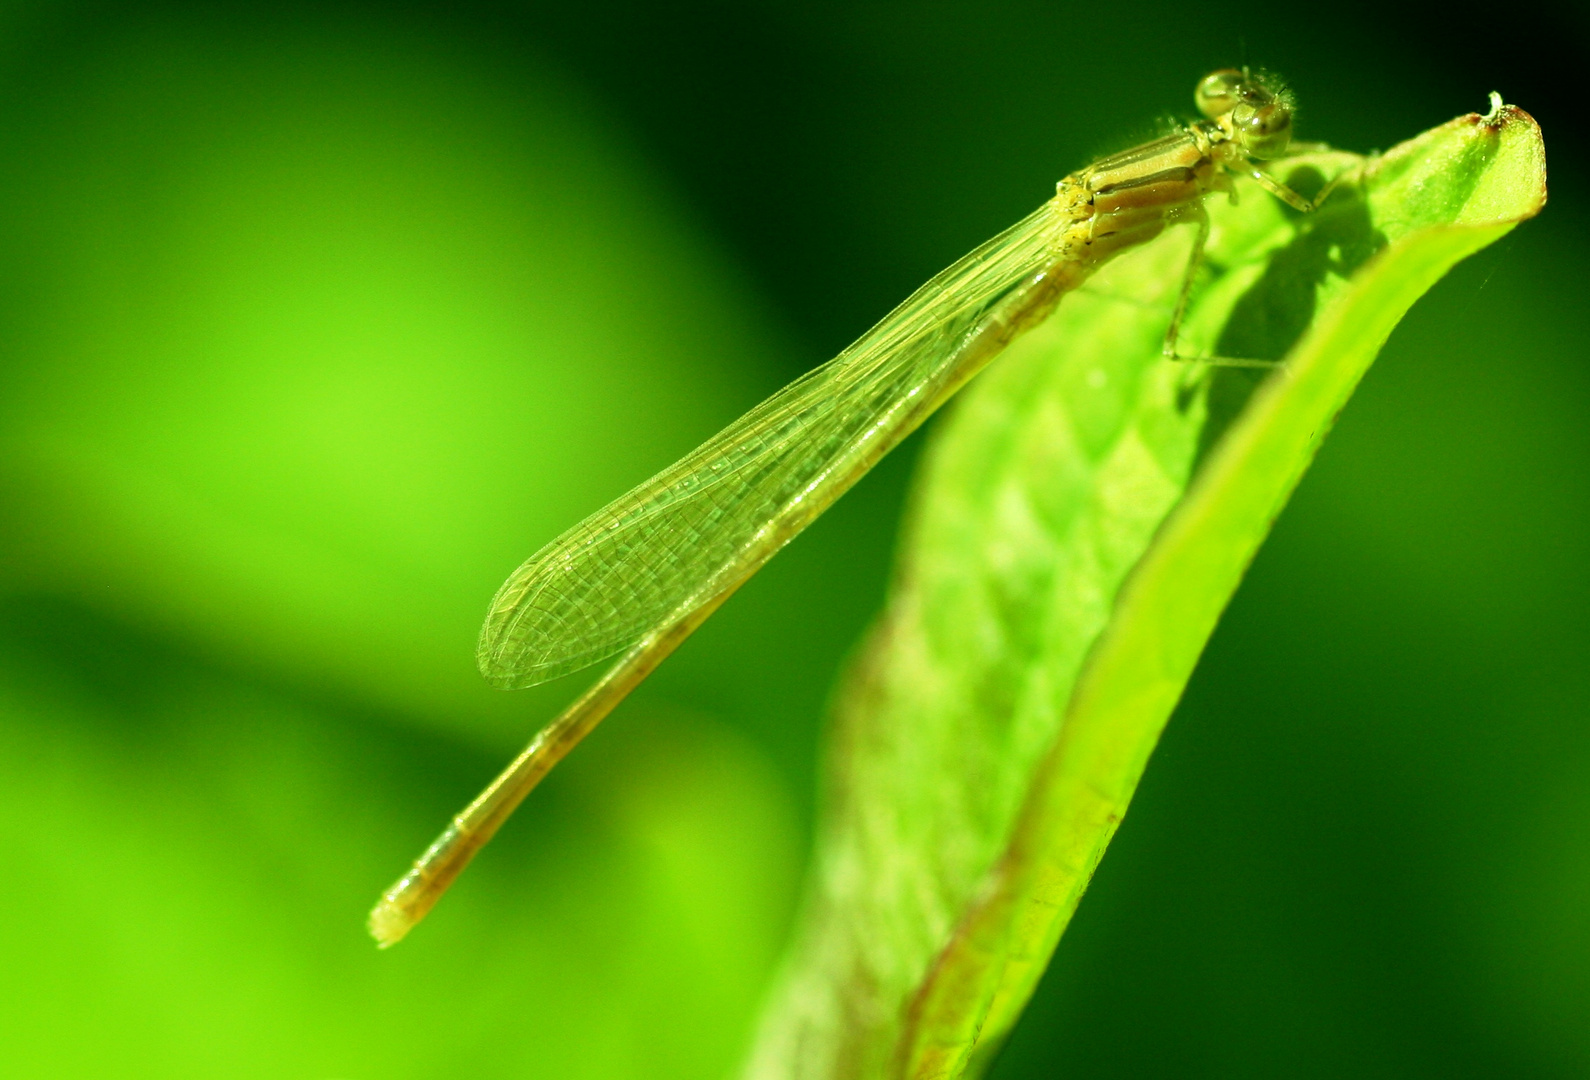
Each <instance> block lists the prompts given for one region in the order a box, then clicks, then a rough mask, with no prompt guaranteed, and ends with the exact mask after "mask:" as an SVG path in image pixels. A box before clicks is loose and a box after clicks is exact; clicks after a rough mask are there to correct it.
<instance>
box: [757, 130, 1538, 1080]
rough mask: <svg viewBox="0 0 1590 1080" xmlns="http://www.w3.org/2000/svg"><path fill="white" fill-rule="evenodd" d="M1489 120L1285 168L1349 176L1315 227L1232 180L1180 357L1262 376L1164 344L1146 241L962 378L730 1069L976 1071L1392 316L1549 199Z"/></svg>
mask: <svg viewBox="0 0 1590 1080" xmlns="http://www.w3.org/2000/svg"><path fill="white" fill-rule="evenodd" d="M1495 104H1496V107H1495V108H1493V110H1492V112H1491V114H1490V115H1488V116H1485V117H1481V116H1477V115H1469V116H1464V117H1460V118H1459V119H1457V120H1454V121H1452V122H1451V123H1448V124H1445V125H1443V126H1441V127H1439V128H1436V129H1434V130H1432V131H1430V132H1427V133H1425V134H1424V135H1422V136H1420V137H1418V138H1416V139H1414V140H1412V141H1410V142H1408V143H1405V144H1403V145H1402V146H1399V147H1397V148H1396V149H1394V150H1393V151H1391V152H1390V153H1388V154H1386V155H1385V156H1383V157H1379V158H1373V159H1369V160H1367V161H1361V160H1360V159H1357V158H1353V157H1352V156H1350V155H1343V154H1321V155H1318V156H1314V157H1308V158H1298V159H1292V160H1290V161H1289V162H1288V163H1287V164H1288V165H1289V166H1290V167H1289V168H1288V169H1286V170H1285V171H1284V177H1285V179H1287V180H1288V182H1289V183H1291V184H1292V185H1293V186H1294V187H1296V188H1298V189H1299V190H1303V191H1305V192H1310V191H1318V190H1320V189H1321V188H1322V186H1323V183H1324V181H1325V178H1326V177H1327V176H1330V175H1333V174H1338V173H1345V178H1346V180H1347V182H1346V183H1344V184H1343V185H1342V186H1340V187H1338V188H1337V189H1336V191H1335V193H1334V194H1333V195H1332V196H1331V198H1330V199H1329V200H1328V201H1327V202H1326V204H1325V206H1324V208H1323V209H1321V210H1320V211H1318V212H1317V213H1315V214H1312V215H1306V216H1305V215H1301V214H1298V213H1296V212H1294V211H1292V210H1290V209H1288V208H1286V207H1284V206H1283V205H1281V204H1280V203H1279V202H1277V201H1276V200H1274V199H1272V198H1269V197H1267V196H1265V195H1264V194H1263V193H1261V192H1260V191H1259V190H1258V189H1257V188H1255V187H1253V186H1252V185H1248V184H1243V185H1240V187H1239V192H1240V194H1241V196H1242V198H1241V201H1240V203H1238V204H1235V205H1224V204H1223V200H1217V201H1220V202H1222V205H1219V206H1212V207H1211V208H1210V212H1211V216H1212V218H1213V233H1212V236H1211V240H1210V245H1209V251H1208V258H1207V260H1206V262H1205V267H1204V270H1203V271H1202V273H1201V279H1200V281H1199V287H1198V290H1197V293H1196V295H1195V298H1194V303H1193V307H1192V308H1191V309H1190V312H1189V318H1188V321H1187V324H1186V333H1185V334H1184V342H1186V343H1191V344H1193V345H1194V346H1195V349H1194V350H1192V351H1197V352H1200V353H1213V354H1217V355H1223V356H1238V357H1255V358H1281V357H1285V359H1286V363H1285V365H1284V367H1283V368H1281V369H1280V370H1279V371H1277V372H1276V373H1274V374H1272V375H1269V377H1267V378H1263V377H1261V376H1259V375H1256V374H1253V373H1250V372H1248V371H1243V370H1235V369H1230V368H1217V367H1211V366H1207V365H1198V364H1173V363H1167V362H1164V361H1162V360H1161V359H1160V358H1159V338H1160V336H1161V335H1162V334H1163V332H1164V326H1165V321H1166V318H1167V316H1168V313H1169V310H1170V306H1171V304H1172V302H1173V300H1174V296H1175V292H1176V290H1177V288H1178V287H1179V268H1180V266H1181V265H1183V264H1184V262H1185V259H1186V257H1187V253H1188V246H1187V245H1188V244H1189V243H1190V239H1191V238H1190V237H1180V238H1177V237H1167V238H1165V239H1162V240H1159V241H1156V242H1155V243H1153V244H1150V245H1147V246H1146V247H1144V248H1143V249H1141V250H1139V251H1137V252H1134V253H1132V254H1130V255H1128V256H1125V257H1123V258H1121V259H1120V260H1118V261H1117V262H1116V263H1114V264H1112V265H1110V266H1109V267H1107V268H1106V269H1105V270H1104V271H1103V272H1101V273H1100V274H1099V275H1098V276H1097V277H1096V278H1095V279H1094V281H1093V282H1092V283H1091V284H1090V286H1089V287H1088V288H1087V289H1086V290H1084V291H1083V292H1081V293H1079V294H1078V295H1075V296H1073V297H1070V298H1068V299H1067V301H1066V302H1065V303H1064V304H1062V305H1061V308H1060V310H1059V311H1058V312H1057V314H1056V315H1055V316H1054V317H1053V318H1051V319H1050V320H1049V321H1048V322H1047V323H1046V324H1045V325H1043V326H1042V327H1039V328H1038V329H1036V330H1034V331H1033V332H1031V333H1030V334H1028V335H1027V336H1026V337H1025V338H1023V339H1022V340H1020V341H1018V342H1017V343H1016V344H1015V345H1014V346H1013V347H1012V348H1011V349H1010V351H1009V353H1008V354H1007V355H1006V356H1005V357H1004V358H1002V359H1001V360H1000V361H999V363H998V364H997V365H995V367H994V368H992V369H991V370H990V372H989V373H988V374H986V375H985V376H983V377H982V378H981V379H980V380H979V382H978V384H976V385H975V386H973V387H972V388H970V389H969V391H968V392H967V394H966V395H965V397H964V399H963V400H962V401H961V402H960V403H959V405H958V407H957V408H956V410H955V412H954V414H953V416H952V417H951V418H950V419H949V420H948V421H947V422H946V423H945V424H944V425H943V426H942V427H941V428H940V429H939V430H938V432H937V434H936V437H935V440H934V442H933V444H932V447H931V449H930V451H929V453H928V455H927V459H926V463H925V466H924V469H923V471H922V475H921V477H920V479H919V481H918V486H917V490H916V494H915V503H914V509H913V516H912V520H911V523H910V526H909V528H908V530H907V533H906V536H905V539H904V542H903V547H902V551H901V556H900V562H899V569H898V577H897V580H896V582H895V585H894V588H893V591H892V595H891V598H890V601H889V604H888V607H887V610H886V612H885V614H884V616H883V618H882V619H881V620H880V622H879V624H878V626H877V627H876V629H875V631H874V633H873V634H872V636H871V639H870V641H869V642H868V643H867V645H866V646H865V648H864V650H863V652H862V654H861V655H860V657H859V658H858V661H857V663H856V664H855V665H854V669H853V671H852V672H851V674H850V677H849V679H848V682H847V684H846V686H845V687H844V688H843V691H842V693H841V695H840V698H839V700H838V705H837V710H836V712H837V715H836V724H835V731H834V741H833V746H832V748H831V760H830V763H829V765H830V778H829V790H828V792H827V808H826V816H825V819H824V824H823V827H822V832H821V836H820V840H819V849H818V855H817V859H816V863H815V870H814V874H815V877H814V880H813V882H812V884H811V886H810V895H809V897H808V903H807V910H806V913H805V916H804V919H803V921H802V924H801V927H800V928H799V931H798V934H797V938H796V942H795V948H794V952H793V953H792V955H791V957H790V960H789V963H788V966H787V970H786V975H785V978H784V980H783V983H782V985H781V987H780V989H779V992H778V993H777V994H776V996H775V998H774V999H773V1002H772V1005H771V1007H770V1009H769V1011H768V1013H767V1014H766V1016H765V1017H764V1021H763V1026H762V1030H761V1035H760V1039H759V1041H758V1044H757V1046H756V1049H755V1051H754V1053H753V1057H752V1061H751V1064H750V1067H749V1070H748V1074H747V1075H750V1076H753V1077H756V1078H758V1080H771V1078H775V1077H801V1078H828V1077H909V1078H912V1080H929V1078H945V1077H955V1076H961V1075H965V1074H968V1073H970V1074H973V1075H975V1074H978V1073H980V1072H982V1071H983V1070H984V1069H985V1068H986V1067H987V1065H988V1064H989V1062H990V1061H991V1060H992V1057H993V1054H994V1053H995V1052H996V1051H997V1050H998V1047H999V1046H1000V1045H1001V1043H1002V1041H1003V1039H1004V1036H1005V1035H1006V1034H1008V1032H1009V1031H1010V1029H1011V1027H1012V1025H1013V1024H1014V1023H1015V1021H1016V1018H1017V1017H1018V1015H1019V1014H1020V1012H1021V1009H1022V1007H1023V1006H1024V1005H1025V1003H1026V1001H1027V999H1028V998H1029V997H1030V995H1031V993H1032V991H1033V988H1034V987H1035V985H1036V983H1037V981H1038V978H1039V976H1040V975H1041V974H1042V972H1043V969H1044V966H1045V965H1046V964H1047V962H1048V959H1049V957H1050V956H1051V955H1052V953H1053V952H1054V949H1055V946H1056V944H1057V943H1058V941H1059V938H1060V934H1061V932H1062V931H1063V930H1064V929H1065V926H1066V923H1067V922H1068V921H1069V919H1070V916H1071V914H1072V912H1073V911H1074V910H1075V909H1076V905H1077V903H1078V901H1079V900H1080V898H1081V895H1082V892H1083V890H1084V889H1085V888H1086V886H1087V883H1088V880H1089V878H1090V876H1091V874H1092V873H1093V870H1094V868H1095V867H1096V866H1097V864H1098V862H1099V859H1100V858H1101V857H1102V856H1103V853H1104V849H1105V846H1106V845H1107V844H1108V843H1109V840H1110V837H1111V836H1112V835H1113V834H1114V831H1115V829H1116V827H1117V825H1118V824H1119V823H1120V820H1121V817H1122V815H1123V814H1124V813H1125V812H1126V807H1127V805H1128V803H1129V802H1130V800H1131V797H1132V793H1133V791H1134V789H1135V788H1136V785H1137V781H1138V778H1139V777H1140V776H1141V774H1142V771H1143V768H1144V766H1145V765H1146V763H1147V761H1148V757H1149V754H1150V753H1151V752H1152V750H1153V747H1154V744H1155V742H1156V741H1157V740H1158V738H1159V734H1160V732H1161V730H1162V729H1163V727H1164V725H1165V722H1166V721H1167V720H1168V719H1169V717H1170V714H1171V712H1172V710H1173V709H1174V708H1175V705H1176V702H1177V699H1178V698H1179V696H1180V695H1181V692H1182V689H1183V687H1184V686H1185V685H1186V682H1187V679H1188V678H1189V676H1190V675H1191V674H1192V670H1193V668H1194V666H1195V664H1196V663H1197V660H1198V656H1199V654H1200V652H1201V651H1202V649H1203V647H1204V644H1205V642H1206V641H1207V640H1208V638H1209V636H1210V634H1211V633H1212V631H1213V630H1214V626H1215V623H1216V621H1217V620H1218V618H1219V616H1220V613H1221V611H1222V610H1223V609H1224V607H1225V605H1226V603H1227V602H1228V601H1229V600H1230V598H1231V595H1232V593H1233V592H1234V591H1235V590H1236V587H1237V585H1238V583H1239V582H1240V580H1241V578H1242V574H1243V572H1244V570H1245V569H1246V567H1247V565H1248V563H1249V562H1250V561H1251V560H1252V558H1253V556H1254V553H1255V552H1256V550H1257V548H1258V546H1259V544H1260V543H1261V542H1262V540H1263V538H1264V536H1265V535H1266V534H1267V533H1268V531H1269V529H1270V526H1271V523H1272V522H1273V521H1274V520H1275V518H1276V516H1277V515H1278V514H1279V513H1280V511H1281V509H1282V507H1283V505H1284V504H1285V502H1286V499H1287V497H1288V496H1289V495H1290V493H1291V491H1292V489H1293V488H1294V487H1295V486H1296V484H1297V482H1298V480H1299V479H1300V478H1301V476H1302V474H1303V471H1304V470H1305V469H1306V468H1307V467H1308V464H1309V462H1310V461H1311V460H1312V458H1313V456H1314V454H1315V452H1316V451H1317V450H1318V448H1319V445H1320V442H1321V440H1322V439H1323V438H1324V436H1325V434H1326V432H1327V431H1328V430H1329V428H1330V426H1331V423H1332V421H1333V419H1334V417H1335V416H1336V414H1337V412H1338V411H1339V410H1340V409H1341V408H1342V406H1343V405H1344V404H1345V403H1346V401H1347V398H1348V397H1349V396H1350V395H1351V394H1352V392H1353V389H1354V388H1355V387H1356V386H1357V384H1358V382H1359V380H1360V379H1361V378H1362V377H1363V374H1364V372H1365V371H1366V370H1367V369H1368V367H1369V365H1370V364H1371V363H1372V362H1373V360H1374V357H1375V355H1376V354H1377V353H1378V351H1379V349H1380V347H1381V345H1382V344H1383V343H1384V342H1385V340H1386V338H1387V336H1388V335H1389V334H1390V333H1391V330H1392V328H1393V327H1394V326H1395V325H1396V323H1397V321H1398V320H1399V319H1400V318H1401V316H1402V315H1403V313H1404V312H1406V311H1407V310H1408V308H1409V307H1410V306H1411V305H1412V304H1413V302H1414V301H1415V300H1416V299H1418V297H1419V296H1420V295H1421V294H1422V293H1424V292H1425V290H1427V289H1428V288H1430V286H1431V285H1433V284H1434V283H1435V282H1436V281H1437V280H1438V279H1439V278H1440V277H1441V275H1442V274H1444V273H1445V272H1446V271H1447V270H1448V269H1449V268H1450V267H1451V266H1452V265H1454V264H1455V263H1456V262H1458V261H1459V260H1460V259H1463V258H1464V257H1466V256H1468V255H1469V254H1472V253H1473V252H1475V251H1477V250H1478V249H1480V248H1482V247H1484V246H1485V245H1486V244H1489V243H1491V242H1492V241H1494V240H1495V239H1497V238H1498V237H1500V236H1502V235H1503V234H1504V233H1506V232H1507V231H1508V230H1509V229H1511V228H1512V226H1513V225H1515V224H1516V223H1517V222H1518V221H1520V220H1523V219H1524V218H1527V217H1530V216H1532V215H1533V214H1535V213H1537V212H1538V211H1539V210H1540V208H1541V206H1542V205H1543V204H1544V202H1545V160H1544V153H1543V150H1542V145H1541V140H1540V132H1539V128H1538V127H1537V126H1536V125H1535V123H1534V121H1533V120H1532V119H1531V118H1530V117H1529V116H1528V115H1527V114H1525V113H1523V112H1521V111H1519V110H1517V109H1513V108H1511V107H1508V106H1502V105H1500V102H1499V101H1496V102H1495ZM1178 231H1182V232H1190V230H1178ZM1497 315H1498V316H1502V315H1503V313H1500V312H1498V313H1497ZM1183 351H1184V352H1186V351H1190V350H1188V349H1187V348H1186V347H1185V346H1184V349H1183Z"/></svg>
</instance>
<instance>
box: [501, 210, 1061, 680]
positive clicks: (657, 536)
mask: <svg viewBox="0 0 1590 1080" xmlns="http://www.w3.org/2000/svg"><path fill="white" fill-rule="evenodd" d="M1054 222H1055V211H1054V209H1053V204H1051V203H1046V204H1045V205H1044V206H1043V207H1041V208H1040V209H1039V210H1038V211H1036V212H1035V213H1033V214H1031V215H1029V216H1028V217H1027V218H1026V219H1024V220H1023V221H1021V222H1019V223H1018V224H1016V225H1014V226H1012V227H1011V228H1010V229H1008V230H1006V231H1005V232H1003V233H1001V234H1000V235H999V236H996V237H995V238H994V239H992V240H990V241H988V242H987V243H986V244H984V245H983V246H981V247H979V248H978V249H977V250H975V251H973V252H972V253H971V254H969V255H967V256H966V257H965V258H963V259H961V260H960V261H959V262H957V263H955V264H954V265H953V266H951V267H950V268H949V269H947V270H945V271H944V272H942V273H941V274H939V275H938V276H937V277H935V278H934V279H933V280H932V281H930V282H928V283H927V284H926V285H924V286H923V287H922V288H921V289H919V290H917V292H916V293H915V294H913V295H912V296H911V298H910V299H908V300H907V301H906V302H905V303H903V304H901V305H900V306H899V307H898V308H896V309H895V310H894V311H893V312H892V313H890V315H889V316H888V317H887V318H885V319H884V320H883V321H882V322H880V323H879V324H878V325H877V326H875V327H873V328H872V329H871V330H870V331H868V332H867V334H866V335H865V336H863V337H862V338H861V339H860V340H859V341H857V342H856V343H855V344H854V345H852V346H850V348H848V349H846V350H845V351H844V352H842V353H840V354H839V356H837V357H836V358H834V359H833V360H831V361H829V362H828V363H827V364H824V365H823V366H822V367H819V368H817V369H815V370H814V371H812V372H810V373H808V374H807V375H805V376H803V377H801V378H799V379H797V380H795V382H793V383H791V384H790V385H789V386H786V387H785V388H784V389H783V390H780V391H779V392H778V393H776V394H774V395H773V396H772V397H770V398H768V399H767V400H766V401H764V402H762V404H760V405H758V406H757V407H756V408H754V409H752V410H751V411H750V412H748V413H746V414H745V415H744V416H742V417H741V418H740V419H738V420H736V421H735V422H734V423H733V424H730V425H729V426H728V427H727V428H725V429H724V430H723V431H721V432H719V433H718V434H717V435H715V436H713V437H712V438H711V439H709V440H708V441H707V442H706V443H704V444H703V445H702V446H700V447H699V448H697V449H696V450H695V451H693V452H692V453H691V454H690V455H688V456H687V457H685V458H683V459H682V460H680V461H678V462H676V463H675V464H674V465H672V466H670V467H669V468H667V469H665V470H663V471H662V472H660V473H658V474H657V475H656V476H654V477H652V478H651V479H650V480H648V481H646V482H645V483H643V484H641V485H640V486H639V487H637V488H635V489H634V490H632V491H630V492H629V493H628V494H626V495H624V496H622V497H621V498H619V499H616V500H614V501H613V502H612V503H610V504H608V505H607V506H606V507H604V508H603V509H601V510H599V511H597V512H596V513H595V514H592V515H591V516H590V517H588V518H586V519H585V520H584V521H582V522H580V523H579V524H578V525H576V526H574V528H572V529H570V530H569V531H568V532H565V533H564V534H563V535H562V536H559V537H558V538H557V539H556V540H553V541H552V542H551V543H550V544H548V545H547V546H546V547H544V548H542V549H541V550H540V551H538V552H536V554H535V555H533V556H531V558H530V559H529V560H528V561H527V562H525V564H524V565H523V566H521V567H519V569H518V570H516V571H514V573H513V575H512V576H511V577H509V578H508V580H507V582H506V583H505V584H504V585H503V586H502V588H501V589H499V590H498V592H497V595H496V597H495V598H493V600H492V603H491V609H490V611H489V612H488V613H487V616H486V625H485V628H484V629H483V630H482V631H481V637H480V645H479V648H478V649H477V653H476V658H477V660H478V662H479V664H480V670H481V673H482V674H484V675H485V676H486V678H487V679H489V680H490V681H491V682H493V683H495V684H497V685H499V686H504V687H523V686H533V685H535V684H536V683H540V682H545V681H546V680H548V679H553V678H556V677H558V676H559V675H564V674H567V673H569V672H571V671H576V670H578V669H580V668H583V667H585V666H587V665H589V664H592V663H595V662H596V661H598V660H601V659H603V658H604V657H607V656H611V655H613V654H614V653H616V652H619V651H620V650H622V649H624V648H626V647H628V646H629V645H631V644H633V643H634V642H635V641H637V640H638V639H639V638H640V637H642V636H643V635H644V634H646V633H647V631H649V630H651V629H653V628H655V627H657V626H659V625H661V624H663V623H664V622H666V621H668V620H670V619H673V618H677V617H678V616H680V615H682V614H684V613H686V612H688V611H691V610H693V609H695V608H696V607H698V606H699V605H701V604H703V603H706V602H707V601H709V600H711V599H713V598H714V597H717V596H719V595H720V594H721V593H722V592H723V591H724V590H725V589H730V588H733V587H734V586H735V585H738V584H739V583H740V582H741V581H743V580H745V578H746V577H748V576H750V575H751V574H752V573H755V571H756V570H757V569H759V568H760V567H761V565H762V564H763V563H765V562H766V561H767V560H768V559H769V558H771V557H772V556H773V554H774V553H775V552H777V551H778V549H779V548H780V547H782V546H783V545H784V544H786V543H788V542H789V540H790V539H792V538H793V537H794V536H795V535H796V534H797V533H798V532H799V531H800V530H801V529H803V528H805V527H806V525H808V524H810V522H811V521H812V520H813V519H815V518H816V517H817V516H818V515H819V514H821V513H822V512H823V511H824V510H826V509H827V508H828V507H829V506H830V505H831V504H832V503H833V501H834V500H835V499H836V498H838V497H839V496H840V495H841V494H843V493H844V491H845V490H846V489H848V488H849V487H850V485H851V484H853V483H855V481H856V480H858V479H859V478H860V477H861V476H862V475H864V474H865V473H866V471H867V470H868V469H870V468H871V467H872V465H873V464H875V463H876V462H877V460H878V459H879V458H880V457H882V456H883V455H884V454H885V453H887V452H888V451H889V450H890V449H892V448H893V447H894V446H895V445H896V444H897V443H898V442H899V441H900V440H901V439H903V438H904V437H905V436H906V435H908V434H909V433H910V432H911V431H912V430H914V429H915V427H916V426H917V425H918V424H920V423H921V422H922V420H924V419H926V417H927V416H928V414H930V413H931V412H932V411H933V409H935V408H937V407H938V405H939V404H940V403H942V401H943V400H944V398H945V397H947V396H948V395H949V394H950V393H953V391H954V390H955V389H956V388H958V387H959V386H960V384H961V383H962V382H964V381H965V379H967V378H970V376H971V375H972V374H974V373H975V371H976V370H977V369H978V368H980V367H981V365H982V363H985V362H986V361H987V360H988V359H989V358H991V356H992V355H993V353H995V352H997V351H998V348H1000V347H1002V346H1003V344H1004V342H1005V341H1006V340H1008V338H1009V336H1010V333H1012V332H1014V328H1013V326H1006V325H1005V322H1008V321H1009V320H1010V319H1011V318H1012V317H1013V316H1012V314H1011V312H1012V311H1013V310H1015V309H1016V308H1019V307H1020V300H1021V294H1022V292H1023V290H1024V289H1026V290H1031V289H1032V288H1033V287H1034V284H1035V282H1034V279H1035V277H1036V278H1037V279H1038V281H1039V282H1041V281H1042V279H1043V276H1044V275H1043V271H1044V270H1045V267H1046V266H1048V264H1049V262H1050V261H1051V259H1052V257H1053V255H1052V251H1053V249H1052V247H1051V235H1050V234H1051V233H1052V230H1053V228H1054ZM1049 287H1050V289H1051V291H1052V289H1053V285H1052V282H1051V283H1050V286H1049ZM1002 320H1004V321H1002Z"/></svg>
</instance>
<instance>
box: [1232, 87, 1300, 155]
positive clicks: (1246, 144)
mask: <svg viewBox="0 0 1590 1080" xmlns="http://www.w3.org/2000/svg"><path fill="white" fill-rule="evenodd" d="M1231 126H1232V129H1233V131H1234V132H1235V133H1236V137H1237V141H1238V142H1240V143H1241V144H1242V151H1243V153H1245V154H1247V155H1248V156H1249V157H1251V158H1258V159H1259V160H1260V161H1263V160H1265V159H1266V158H1276V157H1280V156H1281V155H1282V154H1284V153H1286V147H1287V144H1288V143H1290V142H1291V141H1292V110H1291V108H1290V107H1289V106H1288V105H1287V104H1286V103H1285V102H1281V101H1271V102H1269V103H1268V104H1265V105H1260V106H1259V107H1257V108H1254V107H1253V106H1251V105H1246V104H1242V105H1238V106H1237V107H1236V110H1235V111H1234V112H1233V113H1232V114H1231Z"/></svg>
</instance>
